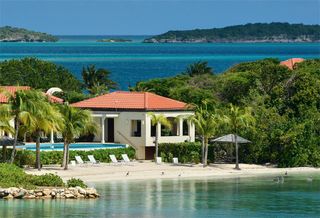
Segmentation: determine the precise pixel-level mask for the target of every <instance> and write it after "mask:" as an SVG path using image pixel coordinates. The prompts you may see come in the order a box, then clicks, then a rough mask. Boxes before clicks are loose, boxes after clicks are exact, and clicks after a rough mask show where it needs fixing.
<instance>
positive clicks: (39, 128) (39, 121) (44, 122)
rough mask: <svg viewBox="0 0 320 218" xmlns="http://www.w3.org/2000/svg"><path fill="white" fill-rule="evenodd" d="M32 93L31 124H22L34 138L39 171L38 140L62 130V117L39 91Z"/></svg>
mask: <svg viewBox="0 0 320 218" xmlns="http://www.w3.org/2000/svg"><path fill="white" fill-rule="evenodd" d="M32 92H34V97H36V98H34V99H31V100H33V101H34V105H33V106H34V107H32V108H29V111H28V112H29V114H30V115H31V122H30V124H29V125H26V124H23V125H24V127H25V129H27V130H28V131H29V132H32V133H33V134H35V136H36V166H35V167H36V168H37V169H38V170H40V169H41V161H40V138H41V134H42V133H45V134H49V133H51V131H53V132H58V131H59V130H61V129H62V128H63V124H64V122H63V117H62V115H61V114H60V112H59V110H58V109H57V108H56V107H55V106H54V105H52V104H51V103H50V102H49V101H48V98H47V97H46V96H45V95H43V94H42V93H41V92H39V91H32Z"/></svg>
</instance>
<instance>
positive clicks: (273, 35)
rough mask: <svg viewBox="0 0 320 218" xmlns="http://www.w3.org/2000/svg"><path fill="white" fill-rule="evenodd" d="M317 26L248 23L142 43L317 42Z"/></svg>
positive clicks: (168, 35) (171, 34) (319, 29)
mask: <svg viewBox="0 0 320 218" xmlns="http://www.w3.org/2000/svg"><path fill="white" fill-rule="evenodd" d="M319 32H320V26H319V25H304V24H289V23H278V22H273V23H269V24H268V23H248V24H245V25H236V26H228V27H224V28H213V29H195V30H182V31H168V32H166V33H164V34H161V35H157V36H154V37H151V38H148V39H146V40H145V41H144V42H170V41H182V42H194V41H201V42H239V41H256V40H262V41H270V42H272V41H279V40H280V41H281V40H285V41H288V40H292V41H294V40H298V41H317V40H319V39H320V36H319V34H318V33H319Z"/></svg>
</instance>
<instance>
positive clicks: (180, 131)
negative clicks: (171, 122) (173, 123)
mask: <svg viewBox="0 0 320 218" xmlns="http://www.w3.org/2000/svg"><path fill="white" fill-rule="evenodd" d="M179 136H183V119H182V118H179Z"/></svg>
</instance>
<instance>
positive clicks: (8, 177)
mask: <svg viewBox="0 0 320 218" xmlns="http://www.w3.org/2000/svg"><path fill="white" fill-rule="evenodd" d="M0 175H1V176H0V187H2V188H6V187H23V188H30V189H31V188H35V187H36V186H59V187H62V186H64V183H63V181H62V179H61V178H60V177H59V176H57V175H54V174H45V175H40V176H36V175H29V174H26V173H25V172H24V171H23V169H21V168H19V167H18V166H16V165H14V164H6V163H1V164H0Z"/></svg>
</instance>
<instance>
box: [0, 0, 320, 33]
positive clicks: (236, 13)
mask: <svg viewBox="0 0 320 218" xmlns="http://www.w3.org/2000/svg"><path fill="white" fill-rule="evenodd" d="M272 21H279V22H290V23H305V24H319V23H320V0H211V1H210V0H206V1H205V0H193V1H191V0H0V26H4V25H10V26H17V27H24V28H28V29H32V30H36V31H42V32H48V33H51V34H57V35H108V34H111V35H117V34H119V35H139V34H140V35H152V34H159V33H163V32H166V31H168V30H178V29H179V30H180V29H194V28H212V27H223V26H228V25H235V24H245V23H249V22H251V23H254V22H272Z"/></svg>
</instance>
